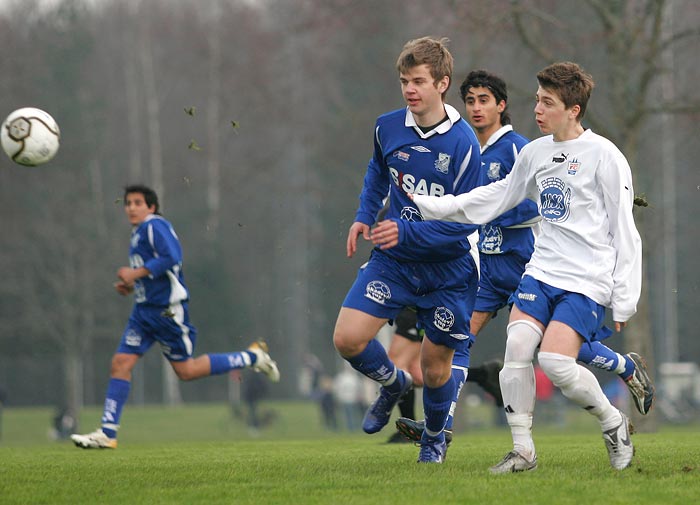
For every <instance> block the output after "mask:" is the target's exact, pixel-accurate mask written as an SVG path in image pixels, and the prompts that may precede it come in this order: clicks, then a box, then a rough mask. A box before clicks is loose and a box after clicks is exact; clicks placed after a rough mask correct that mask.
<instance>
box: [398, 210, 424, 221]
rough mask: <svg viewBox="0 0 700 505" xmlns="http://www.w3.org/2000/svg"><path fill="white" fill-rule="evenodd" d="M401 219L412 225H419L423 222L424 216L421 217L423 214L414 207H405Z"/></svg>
mask: <svg viewBox="0 0 700 505" xmlns="http://www.w3.org/2000/svg"><path fill="white" fill-rule="evenodd" d="M401 219H404V220H406V221H410V222H412V223H419V222H420V221H423V216H421V213H420V211H419V210H418V209H415V208H413V207H404V208H403V209H401Z"/></svg>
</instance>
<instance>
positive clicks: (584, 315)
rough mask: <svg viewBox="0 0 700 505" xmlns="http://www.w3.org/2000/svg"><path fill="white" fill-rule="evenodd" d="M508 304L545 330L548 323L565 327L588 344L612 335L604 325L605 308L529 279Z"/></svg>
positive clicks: (584, 296)
mask: <svg viewBox="0 0 700 505" xmlns="http://www.w3.org/2000/svg"><path fill="white" fill-rule="evenodd" d="M511 303H514V304H515V306H516V307H518V309H520V310H521V311H523V312H525V313H526V314H527V315H529V316H532V317H534V318H535V319H537V320H538V321H539V322H540V323H542V324H543V325H545V326H547V325H548V324H549V323H550V321H559V322H560V323H564V324H565V325H567V326H569V327H571V328H573V329H574V330H575V331H576V332H577V333H578V334H579V335H581V336H582V337H583V339H584V340H585V341H587V342H595V341H600V340H604V339H606V338H608V337H609V336H610V335H612V330H611V329H610V328H608V327H607V326H605V325H604V323H605V307H603V306H602V305H600V304H599V303H596V302H594V301H593V300H591V299H590V298H588V297H587V296H586V295H582V294H581V293H574V292H572V291H565V290H563V289H559V288H555V287H553V286H550V285H549V284H545V283H544V282H541V281H538V280H537V279H535V278H534V277H530V276H529V275H526V276H524V277H523V279H522V281H520V285H519V286H518V289H517V290H516V291H515V293H513V296H512V297H511Z"/></svg>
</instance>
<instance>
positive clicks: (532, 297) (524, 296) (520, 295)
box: [518, 293, 537, 302]
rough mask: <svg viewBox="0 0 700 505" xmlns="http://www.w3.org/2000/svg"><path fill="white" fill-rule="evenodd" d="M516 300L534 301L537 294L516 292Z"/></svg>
mask: <svg viewBox="0 0 700 505" xmlns="http://www.w3.org/2000/svg"><path fill="white" fill-rule="evenodd" d="M518 300H523V301H526V302H534V301H535V300H537V295H536V294H534V293H518Z"/></svg>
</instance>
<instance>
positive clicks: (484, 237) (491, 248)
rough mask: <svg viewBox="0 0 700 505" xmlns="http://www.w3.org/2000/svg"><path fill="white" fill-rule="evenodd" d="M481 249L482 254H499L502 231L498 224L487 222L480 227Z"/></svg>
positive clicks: (501, 243)
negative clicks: (493, 224)
mask: <svg viewBox="0 0 700 505" xmlns="http://www.w3.org/2000/svg"><path fill="white" fill-rule="evenodd" d="M480 235H481V249H479V250H480V251H481V252H483V253H484V254H500V253H501V246H502V245H503V231H502V230H501V227H500V226H492V225H490V224H487V225H485V226H482V227H481V234H480Z"/></svg>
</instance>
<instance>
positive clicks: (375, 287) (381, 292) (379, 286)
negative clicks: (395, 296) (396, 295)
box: [365, 281, 391, 305]
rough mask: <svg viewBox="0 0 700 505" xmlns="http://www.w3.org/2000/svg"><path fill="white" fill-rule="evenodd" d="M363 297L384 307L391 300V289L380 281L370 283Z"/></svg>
mask: <svg viewBox="0 0 700 505" xmlns="http://www.w3.org/2000/svg"><path fill="white" fill-rule="evenodd" d="M365 296H366V297H367V298H369V299H370V300H373V301H375V302H377V303H381V304H382V305H384V303H386V301H387V300H388V299H390V298H391V289H389V286H387V285H386V284H385V283H383V282H382V281H372V282H370V283H369V284H367V286H366V287H365Z"/></svg>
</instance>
